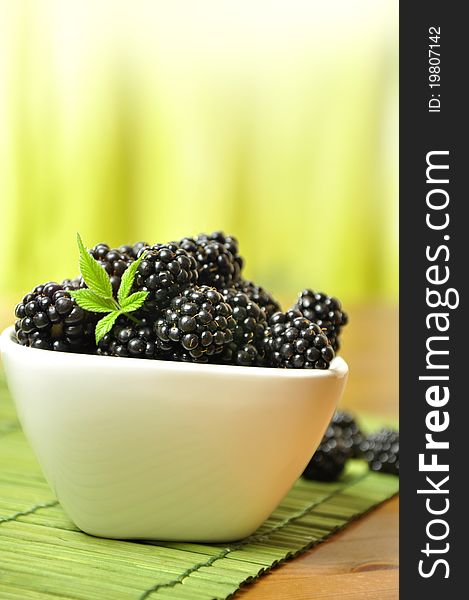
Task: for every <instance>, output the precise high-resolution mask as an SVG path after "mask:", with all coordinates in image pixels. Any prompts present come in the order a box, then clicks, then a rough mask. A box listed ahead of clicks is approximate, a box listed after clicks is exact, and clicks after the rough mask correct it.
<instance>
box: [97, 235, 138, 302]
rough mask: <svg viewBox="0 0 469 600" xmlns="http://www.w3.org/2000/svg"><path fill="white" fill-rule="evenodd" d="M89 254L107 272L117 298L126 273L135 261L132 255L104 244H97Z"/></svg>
mask: <svg viewBox="0 0 469 600" xmlns="http://www.w3.org/2000/svg"><path fill="white" fill-rule="evenodd" d="M89 253H90V254H91V256H92V257H93V258H94V259H96V260H97V261H98V262H99V264H100V265H101V266H102V267H103V268H104V269H105V270H106V273H107V274H108V275H109V279H110V280H111V285H112V290H113V292H114V295H115V296H116V295H117V290H118V289H119V286H120V283H121V278H122V275H123V274H124V271H125V270H126V269H127V267H128V266H129V265H130V264H131V263H132V262H133V261H134V260H135V259H134V258H133V256H132V255H131V254H127V253H125V252H121V251H120V249H119V248H110V247H109V246H108V245H107V244H104V243H100V244H97V245H96V246H94V248H91V250H89Z"/></svg>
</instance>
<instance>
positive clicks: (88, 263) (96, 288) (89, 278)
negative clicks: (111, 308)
mask: <svg viewBox="0 0 469 600" xmlns="http://www.w3.org/2000/svg"><path fill="white" fill-rule="evenodd" d="M77 242H78V248H79V250H80V271H81V274H82V277H83V279H84V280H85V283H86V285H87V286H88V287H89V288H90V290H92V291H93V292H94V293H95V294H97V295H98V296H102V297H103V298H112V285H111V281H110V279H109V277H108V274H107V273H106V271H105V270H104V269H103V267H102V266H101V265H100V264H99V263H98V261H96V260H95V259H94V258H93V257H92V256H91V254H89V252H88V251H87V249H86V248H85V246H84V244H83V241H82V239H81V237H80V234H79V233H77Z"/></svg>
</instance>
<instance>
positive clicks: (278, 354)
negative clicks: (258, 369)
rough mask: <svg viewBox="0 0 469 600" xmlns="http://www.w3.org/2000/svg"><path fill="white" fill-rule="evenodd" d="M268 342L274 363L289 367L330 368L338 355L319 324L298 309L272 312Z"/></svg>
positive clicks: (268, 348)
mask: <svg viewBox="0 0 469 600" xmlns="http://www.w3.org/2000/svg"><path fill="white" fill-rule="evenodd" d="M264 344H265V349H266V352H267V353H268V354H269V356H270V357H271V360H272V364H273V365H274V366H276V367H285V368H287V369H328V368H329V365H330V363H331V361H332V359H333V358H334V356H335V353H334V350H333V349H332V346H331V343H330V341H329V339H328V338H327V336H326V335H324V333H323V332H322V330H321V328H320V327H319V325H317V324H316V323H313V322H311V321H310V320H309V319H307V318H306V317H303V315H302V314H301V313H300V312H299V311H297V310H289V311H288V312H286V313H281V312H277V313H275V314H274V315H272V317H271V318H270V321H269V327H268V328H267V329H266V335H265V342H264Z"/></svg>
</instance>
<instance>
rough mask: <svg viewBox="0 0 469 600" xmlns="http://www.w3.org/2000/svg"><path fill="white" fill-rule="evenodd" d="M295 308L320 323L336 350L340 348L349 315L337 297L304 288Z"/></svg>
mask: <svg viewBox="0 0 469 600" xmlns="http://www.w3.org/2000/svg"><path fill="white" fill-rule="evenodd" d="M293 308H294V309H297V310H299V311H301V313H302V314H303V316H305V317H306V318H307V319H309V320H310V321H313V323H316V324H317V325H319V327H321V329H323V330H324V333H325V334H326V335H327V337H328V338H329V339H330V341H331V344H332V347H333V348H334V350H335V351H336V352H337V351H338V350H339V348H340V332H341V330H342V327H344V325H347V322H348V317H347V313H345V312H344V311H343V310H342V306H341V304H340V301H339V300H337V298H333V297H332V296H327V295H326V294H322V293H319V292H313V291H312V290H303V291H302V292H301V294H300V295H299V297H298V300H297V302H296V304H295V306H294V307H293Z"/></svg>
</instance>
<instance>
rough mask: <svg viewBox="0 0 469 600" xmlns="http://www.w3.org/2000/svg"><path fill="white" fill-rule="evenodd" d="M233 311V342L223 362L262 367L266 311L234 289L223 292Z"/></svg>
mask: <svg viewBox="0 0 469 600" xmlns="http://www.w3.org/2000/svg"><path fill="white" fill-rule="evenodd" d="M222 293H223V297H224V299H225V302H227V303H228V304H229V305H230V306H231V308H232V310H233V319H234V320H235V322H236V326H235V328H234V331H233V341H232V342H230V343H229V344H227V345H226V346H225V348H224V350H223V353H222V355H221V357H220V360H221V362H224V363H228V364H233V365H240V366H247V367H249V366H261V365H262V364H263V363H264V359H265V347H264V336H265V329H266V327H267V320H266V316H265V313H264V311H263V310H262V309H261V308H259V306H258V305H257V304H256V303H255V302H254V301H252V300H250V299H249V297H248V296H247V295H246V294H244V293H243V292H240V291H238V290H236V289H234V288H228V289H226V290H223V292H222Z"/></svg>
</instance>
